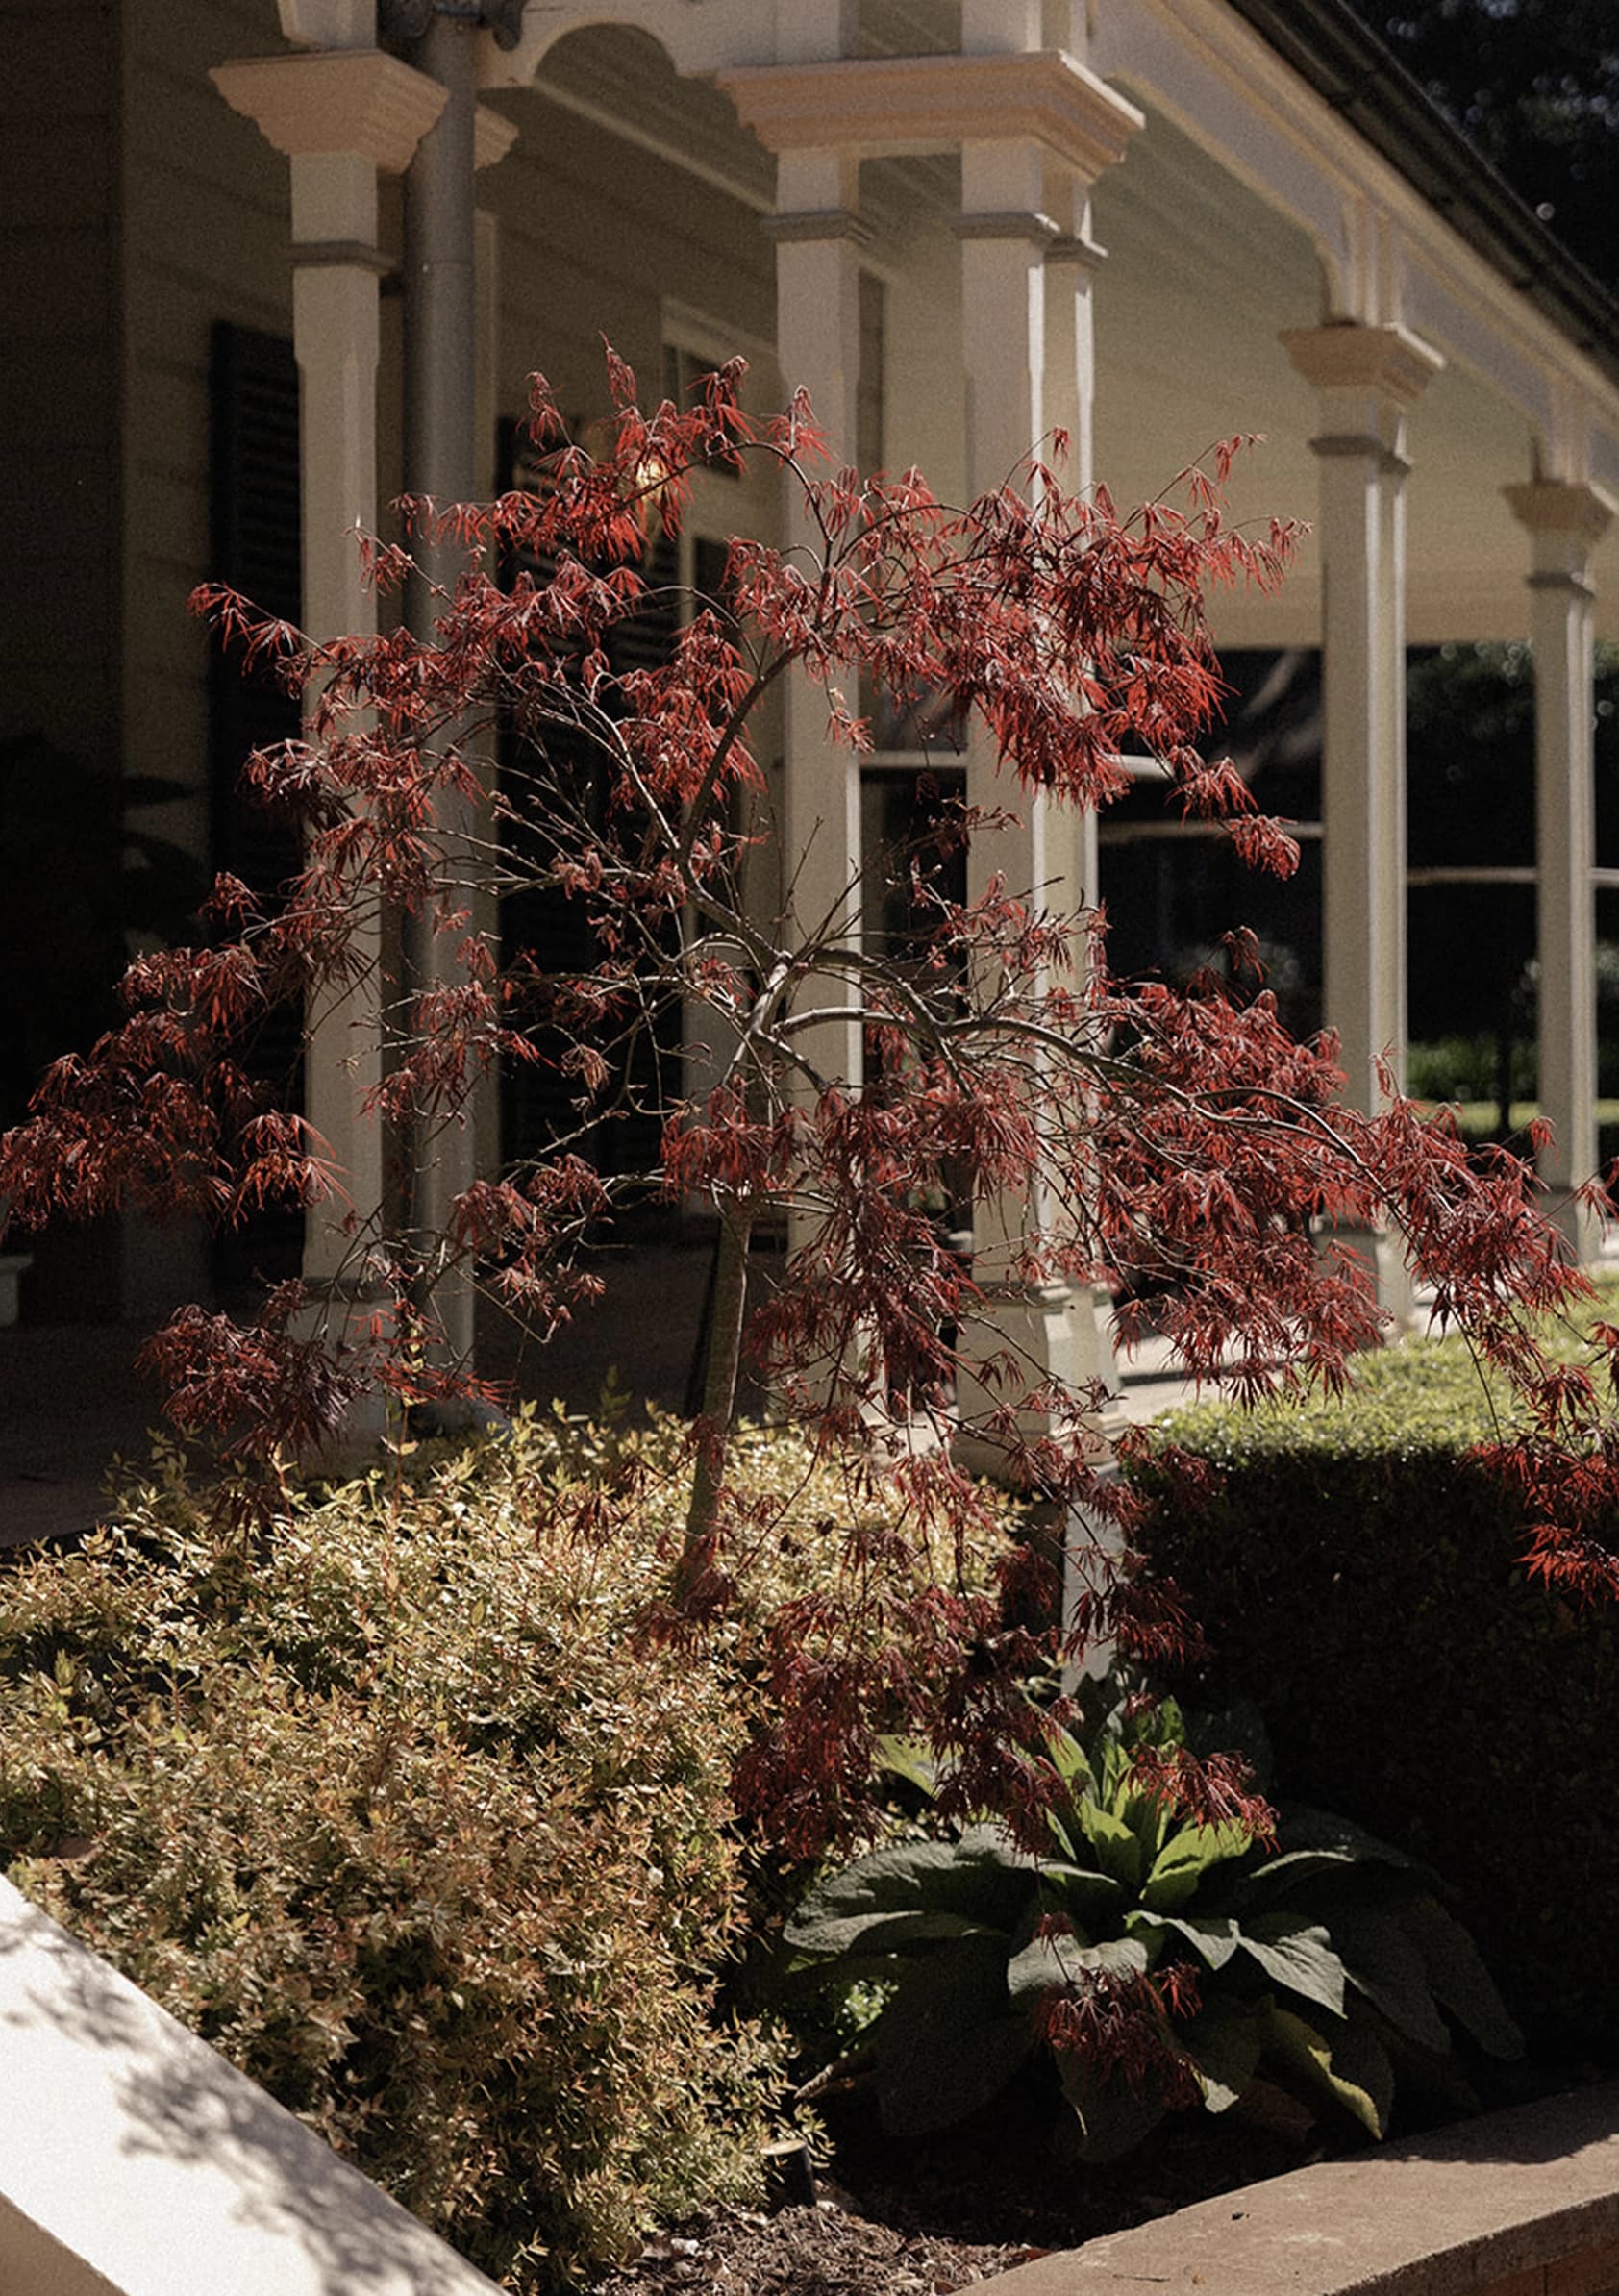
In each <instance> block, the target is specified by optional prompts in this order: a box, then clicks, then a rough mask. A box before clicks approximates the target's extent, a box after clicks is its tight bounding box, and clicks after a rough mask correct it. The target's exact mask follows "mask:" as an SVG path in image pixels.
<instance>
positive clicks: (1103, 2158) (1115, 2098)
mask: <svg viewBox="0 0 1619 2296" xmlns="http://www.w3.org/2000/svg"><path fill="white" fill-rule="evenodd" d="M1057 2069H1058V2072H1059V2075H1060V2076H1061V2080H1062V2093H1063V2095H1064V2096H1065V2097H1066V2098H1067V2100H1068V2102H1069V2104H1070V2105H1071V2106H1072V2107H1073V2109H1074V2113H1075V2116H1076V2118H1077V2119H1078V2121H1079V2124H1080V2128H1081V2130H1082V2131H1083V2137H1084V2141H1083V2145H1082V2147H1081V2157H1082V2159H1085V2160H1088V2161H1090V2162H1091V2163H1092V2164H1093V2165H1095V2166H1096V2167H1102V2166H1104V2165H1105V2164H1106V2163H1107V2162H1108V2161H1109V2160H1117V2159H1120V2158H1121V2156H1122V2155H1124V2154H1125V2153H1128V2152H1129V2151H1131V2149H1132V2148H1133V2146H1135V2145H1138V2144H1139V2143H1140V2142H1141V2139H1142V2138H1143V2137H1144V2136H1147V2135H1150V2134H1151V2133H1152V2132H1153V2130H1154V2129H1156V2128H1157V2127H1158V2123H1159V2121H1161V2120H1162V2118H1163V2116H1164V2113H1165V2111H1166V2110H1167V2107H1166V2105H1165V2103H1164V2098H1163V2092H1162V2090H1161V2089H1157V2088H1151V2087H1144V2088H1142V2089H1140V2090H1139V2091H1137V2090H1135V2089H1133V2088H1132V2087H1131V2085H1130V2084H1129V2082H1128V2081H1126V2080H1125V2079H1124V2078H1123V2077H1122V2075H1120V2074H1118V2073H1108V2074H1107V2075H1105V2076H1104V2077H1103V2078H1101V2079H1098V2078H1097V2075H1096V2072H1095V2070H1094V2068H1093V2066H1092V2065H1091V2063H1090V2061H1089V2059H1087V2058H1084V2057H1082V2056H1081V2055H1080V2054H1079V2052H1078V2051H1077V2050H1061V2051H1059V2053H1058V2059H1057Z"/></svg>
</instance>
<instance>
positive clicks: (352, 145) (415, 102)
mask: <svg viewBox="0 0 1619 2296" xmlns="http://www.w3.org/2000/svg"><path fill="white" fill-rule="evenodd" d="M209 77H210V78H211V79H212V82H213V85H214V86H215V87H217V88H218V90H219V92H220V94H221V95H222V96H223V97H224V99H225V101H226V103H227V104H229V105H230V107H231V109H232V111H233V112H240V113H241V114H242V115H243V117H244V118H247V119H251V120H252V121H253V122H254V123H255V125H256V126H257V127H258V129H259V131H260V133H261V134H262V136H263V137H265V139H266V141H268V142H270V143H273V144H274V146H275V148H276V150H277V151H278V152H286V154H287V155H288V156H289V157H291V158H305V157H311V156H320V157H323V158H324V157H330V156H332V155H335V154H337V153H353V154H356V155H358V156H359V157H361V158H362V159H366V160H369V161H370V162H371V163H372V165H373V166H375V167H380V168H382V169H383V170H384V171H385V173H386V174H388V175H402V174H403V173H404V171H405V169H406V168H407V167H408V166H409V165H410V164H411V159H412V158H413V156H414V154H415V149H416V146H417V144H418V143H419V142H420V141H421V139H422V137H424V136H425V135H426V134H427V132H428V130H429V129H430V128H431V127H432V126H433V125H434V124H435V122H436V119H437V117H438V115H439V113H440V112H442V111H443V109H444V104H445V98H446V90H445V89H444V88H443V87H440V85H439V83H438V82H437V81H436V80H431V79H429V78H428V76H427V74H426V73H425V72H418V71H413V70H412V69H411V66H410V65H409V64H408V63H402V62H400V60H399V58H398V57H397V56H389V55H387V54H386V53H385V51H384V50H383V49H381V48H326V49H319V50H315V51H312V52H311V53H308V54H299V55H286V56H257V57H252V58H248V59H244V60H242V61H240V62H235V63H220V64H216V65H215V66H214V68H213V70H212V72H211V73H210V75H209ZM494 156H498V155H494Z"/></svg>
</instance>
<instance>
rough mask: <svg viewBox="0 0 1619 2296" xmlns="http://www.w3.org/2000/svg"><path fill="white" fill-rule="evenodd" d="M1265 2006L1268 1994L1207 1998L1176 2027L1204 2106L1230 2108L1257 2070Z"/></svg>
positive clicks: (1221, 2109)
mask: <svg viewBox="0 0 1619 2296" xmlns="http://www.w3.org/2000/svg"><path fill="white" fill-rule="evenodd" d="M1269 2007H1270V1996H1269V1995H1268V1994H1266V1995H1265V1997H1264V1999H1263V2000H1261V2001H1258V2002H1238V2001H1211V2002H1210V2003H1209V2005H1208V2008H1207V2009H1200V2010H1199V2011H1198V2013H1197V2015H1196V2016H1195V2017H1193V2018H1192V2019H1191V2021H1190V2023H1189V2024H1187V2025H1184V2026H1183V2027H1181V2029H1180V2032H1179V2038H1180V2041H1181V2044H1182V2047H1183V2049H1184V2050H1185V2052H1186V2055H1187V2056H1188V2057H1189V2058H1190V2059H1191V2060H1192V2069H1193V2071H1194V2072H1195V2073H1196V2075H1197V2083H1198V2086H1199V2088H1201V2089H1202V2091H1203V2102H1204V2107H1205V2109H1207V2110H1208V2111H1209V2112H1226V2111H1229V2110H1230V2109H1231V2107H1232V2106H1233V2105H1234V2104H1236V2103H1237V2101H1238V2100H1239V2099H1240V2098H1241V2097H1242V2095H1243V2094H1244V2092H1245V2091H1246V2090H1247V2088H1248V2086H1249V2084H1250V2083H1251V2082H1252V2081H1253V2079H1254V2076H1255V2074H1256V2073H1257V2072H1258V2069H1259V2053H1260V2051H1261V2049H1262V2048H1263V2046H1264V2035H1265V2026H1266V2017H1267V2011H1268V2009H1269Z"/></svg>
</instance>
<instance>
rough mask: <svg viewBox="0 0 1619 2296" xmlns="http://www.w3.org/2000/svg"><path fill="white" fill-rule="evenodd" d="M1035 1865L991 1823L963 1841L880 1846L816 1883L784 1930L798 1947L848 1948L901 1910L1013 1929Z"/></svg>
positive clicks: (827, 1951) (815, 1949) (804, 1949)
mask: <svg viewBox="0 0 1619 2296" xmlns="http://www.w3.org/2000/svg"><path fill="white" fill-rule="evenodd" d="M1036 1881H1037V1876H1036V1869H1035V1867H1034V1865H1033V1864H1032V1863H1031V1861H1030V1860H1029V1859H1026V1858H1023V1857H1020V1856H1019V1854H1018V1853H1017V1852H1016V1851H1015V1850H1013V1849H1012V1848H1011V1847H1010V1846H1009V1843H1008V1842H1007V1841H1006V1839H1005V1837H1004V1836H1003V1835H1001V1834H996V1833H993V1832H992V1831H991V1830H990V1829H989V1828H988V1827H975V1828H974V1829H973V1830H972V1832H971V1833H970V1834H964V1835H963V1836H962V1838H961V1840H959V1841H958V1842H948V1841H913V1842H906V1843H903V1844H902V1845H900V1846H899V1847H898V1848H896V1849H889V1850H874V1851H873V1852H872V1853H871V1855H870V1856H869V1857H865V1858H857V1859H855V1860H854V1862H853V1863H852V1864H850V1865H845V1866H843V1867H841V1868H840V1869H839V1871H838V1872H836V1873H834V1874H831V1875H829V1876H828V1878H827V1879H826V1880H825V1881H824V1882H821V1883H818V1884H816V1886H815V1887H814V1888H813V1889H811V1890H810V1894H809V1895H808V1897H806V1898H805V1900H804V1902H803V1903H802V1905H801V1906H800V1907H799V1909H798V1911H797V1912H796V1913H795V1914H794V1915H793V1918H792V1920H791V1921H790V1922H789V1923H788V1924H787V1926H786V1929H785V1933H784V1934H785V1939H786V1942H787V1944H788V1945H789V1946H791V1947H792V1948H793V1949H794V1950H795V1951H797V1952H800V1953H825V1954H833V1953H842V1952H845V1951H846V1950H847V1949H848V1948H849V1947H850V1946H851V1945H853V1944H855V1943H857V1942H868V1941H869V1940H868V1939H867V1936H866V1933H867V1932H868V1931H869V1930H870V1929H871V1928H872V1926H873V1925H874V1924H877V1923H881V1922H884V1921H887V1920H890V1919H891V1918H892V1917H893V1916H894V1915H896V1914H917V1913H922V1914H932V1915H935V1916H954V1917H955V1918H956V1919H957V1920H958V1921H959V1922H961V1923H964V1924H965V1925H967V1926H968V1927H970V1928H982V1929H986V1930H996V1931H1000V1932H1003V1933H1005V1934H1009V1933H1010V1932H1011V1931H1012V1930H1013V1929H1014V1928H1015V1927H1016V1924H1017V1920H1018V1917H1019V1915H1020V1913H1021V1912H1022V1910H1023V1909H1024V1907H1025V1906H1026V1905H1027V1904H1028V1902H1029V1899H1030V1898H1031V1897H1032V1896H1033V1894H1034V1889H1035V1887H1036Z"/></svg>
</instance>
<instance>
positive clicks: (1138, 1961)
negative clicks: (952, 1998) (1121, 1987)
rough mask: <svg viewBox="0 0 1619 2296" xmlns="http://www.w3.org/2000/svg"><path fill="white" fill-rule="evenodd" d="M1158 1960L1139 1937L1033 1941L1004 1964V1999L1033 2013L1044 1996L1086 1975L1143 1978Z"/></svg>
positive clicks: (1078, 1980) (1068, 1938)
mask: <svg viewBox="0 0 1619 2296" xmlns="http://www.w3.org/2000/svg"><path fill="white" fill-rule="evenodd" d="M1156 1958H1157V1956H1156V1954H1155V1953H1154V1952H1153V1950H1152V1949H1151V1948H1150V1947H1149V1946H1147V1945H1146V1944H1144V1943H1143V1942H1142V1940H1141V1939H1140V1938H1139V1937H1104V1938H1103V1939H1102V1941H1101V1942H1100V1943H1099V1944H1096V1945H1089V1944H1086V1942H1085V1941H1084V1939H1083V1938H1081V1937H1035V1938H1034V1939H1032V1940H1031V1942H1030V1943H1029V1944H1028V1945H1026V1946H1025V1947H1024V1949H1023V1951H1022V1952H1021V1953H1020V1954H1016V1955H1014V1956H1013V1958H1012V1959H1011V1960H1010V1961H1009V1962H1008V1963H1007V1998H1008V1999H1009V2001H1010V2002H1011V2004H1012V2006H1013V2007H1014V2008H1015V2009H1032V2008H1033V2007H1034V2003H1035V2002H1036V2001H1038V2000H1039V1998H1040V1996H1041V1995H1042V1994H1043V1993H1060V1992H1063V1991H1065V1990H1066V1989H1067V1988H1068V1987H1069V1986H1070V1985H1072V1984H1076V1983H1083V1980H1084V1978H1085V1977H1086V1976H1089V1975H1094V1974H1097V1973H1101V1974H1103V1975H1105V1976H1108V1977H1144V1976H1145V1975H1146V1973H1147V1971H1148V1969H1150V1968H1151V1966H1152V1964H1153V1961H1154V1960H1155V1959H1156Z"/></svg>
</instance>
